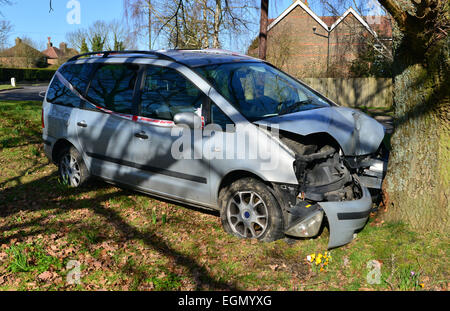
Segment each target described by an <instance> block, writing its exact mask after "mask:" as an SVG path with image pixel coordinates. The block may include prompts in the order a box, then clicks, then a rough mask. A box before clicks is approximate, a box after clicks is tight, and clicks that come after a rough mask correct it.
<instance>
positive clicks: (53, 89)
mask: <svg viewBox="0 0 450 311" xmlns="http://www.w3.org/2000/svg"><path fill="white" fill-rule="evenodd" d="M46 100H47V102H49V103H52V104H54V105H61V106H67V107H72V108H80V104H81V99H80V98H79V97H78V96H77V95H75V94H74V93H73V92H72V91H71V90H70V89H68V88H67V87H65V86H64V84H62V83H61V81H59V79H58V77H56V76H55V78H54V79H53V82H52V84H51V85H50V87H49V88H48V91H47V98H46Z"/></svg>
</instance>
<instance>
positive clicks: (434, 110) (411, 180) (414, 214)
mask: <svg viewBox="0 0 450 311" xmlns="http://www.w3.org/2000/svg"><path fill="white" fill-rule="evenodd" d="M424 2H429V3H425V4H427V5H428V8H425V7H417V5H418V4H417V3H419V4H421V5H424ZM380 3H382V4H383V5H384V6H385V8H386V9H387V10H388V11H389V12H390V13H391V15H392V16H393V18H394V20H395V24H396V25H395V26H394V114H395V133H394V135H393V136H392V138H391V145H392V151H391V157H390V162H389V168H388V174H387V176H386V179H385V183H384V187H383V193H384V201H385V205H386V207H387V213H385V214H384V218H385V219H386V220H389V221H400V222H404V223H407V224H409V225H410V226H411V227H412V228H413V229H416V230H423V231H425V230H438V231H442V232H448V229H449V226H448V219H449V203H450V202H449V198H450V191H449V189H450V103H449V81H450V80H449V72H450V60H449V46H450V41H449V37H448V33H447V31H448V2H447V4H444V3H443V2H441V1H432V0H429V1H422V3H421V1H412V2H410V4H411V6H414V5H416V7H415V9H414V10H410V9H409V10H408V9H403V8H402V7H401V6H400V5H399V3H398V2H396V1H394V0H388V1H382V0H380ZM384 3H387V5H385V4H384ZM442 8H443V9H442ZM391 10H393V11H392V12H391ZM433 10H434V12H433Z"/></svg>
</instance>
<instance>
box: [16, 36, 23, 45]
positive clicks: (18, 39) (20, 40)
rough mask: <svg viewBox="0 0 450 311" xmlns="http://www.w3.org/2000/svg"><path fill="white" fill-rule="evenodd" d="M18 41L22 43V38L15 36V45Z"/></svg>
mask: <svg viewBox="0 0 450 311" xmlns="http://www.w3.org/2000/svg"><path fill="white" fill-rule="evenodd" d="M20 43H22V39H20V38H19V37H17V38H16V45H19V44H20Z"/></svg>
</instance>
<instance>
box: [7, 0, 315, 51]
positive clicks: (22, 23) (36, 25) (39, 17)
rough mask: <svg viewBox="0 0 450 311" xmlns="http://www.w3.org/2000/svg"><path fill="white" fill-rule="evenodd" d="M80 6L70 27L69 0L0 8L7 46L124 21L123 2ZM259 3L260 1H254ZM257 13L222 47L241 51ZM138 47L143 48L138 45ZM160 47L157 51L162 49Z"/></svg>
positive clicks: (275, 11)
mask: <svg viewBox="0 0 450 311" xmlns="http://www.w3.org/2000/svg"><path fill="white" fill-rule="evenodd" d="M78 1H79V2H80V4H81V24H80V25H77V24H72V25H71V24H69V23H68V22H67V14H68V13H69V11H70V10H69V9H67V8H66V5H67V3H68V2H69V0H53V9H54V11H53V12H51V13H49V0H13V2H14V4H13V5H11V6H2V7H0V11H1V12H2V14H3V16H2V17H1V16H0V19H6V20H9V21H10V22H11V23H12V24H13V26H14V29H13V33H12V34H11V36H10V39H9V44H12V43H13V42H14V39H15V38H16V37H23V36H27V37H30V38H31V39H33V41H35V42H36V43H37V44H39V46H41V47H43V48H45V45H46V42H47V37H49V36H50V37H52V42H53V43H54V44H55V45H59V43H60V42H62V41H66V33H68V32H70V31H74V30H77V29H78V28H86V27H88V26H89V25H91V24H92V23H93V22H95V21H97V20H104V21H111V20H113V19H119V20H123V0H78ZM257 2H259V0H257ZM291 3H292V0H276V1H274V0H272V1H271V6H270V10H269V17H276V16H278V15H279V14H281V12H282V11H283V10H285V9H286V8H287V7H288V6H289V5H290V4H291ZM309 3H310V6H311V7H312V9H313V11H315V12H316V13H317V14H318V15H321V14H323V12H322V9H321V8H320V6H319V5H318V1H317V0H310V1H309ZM258 18H259V13H256V14H255V16H254V19H255V24H254V25H252V26H251V30H252V31H251V32H252V33H250V34H246V35H245V36H243V37H242V38H238V39H237V40H236V38H230V37H228V38H227V37H226V36H224V37H225V39H224V40H223V41H224V42H223V43H224V48H227V49H232V50H236V51H240V52H243V51H245V49H246V47H247V46H248V44H249V42H250V41H251V39H252V38H253V37H255V36H256V35H257V33H258V30H259V26H258V24H257V23H258ZM139 47H140V48H145V46H144V45H140V46H139ZM162 47H163V46H159V47H158V48H162Z"/></svg>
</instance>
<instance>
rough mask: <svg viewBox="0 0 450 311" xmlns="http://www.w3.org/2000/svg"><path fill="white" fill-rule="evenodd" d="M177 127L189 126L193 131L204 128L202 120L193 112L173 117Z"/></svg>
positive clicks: (181, 113)
mask: <svg viewBox="0 0 450 311" xmlns="http://www.w3.org/2000/svg"><path fill="white" fill-rule="evenodd" d="M173 122H174V123H175V124H176V125H187V126H188V127H189V128H191V129H201V128H202V118H200V117H199V116H198V115H197V114H196V113H193V112H180V113H177V114H176V115H175V116H174V117H173Z"/></svg>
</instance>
